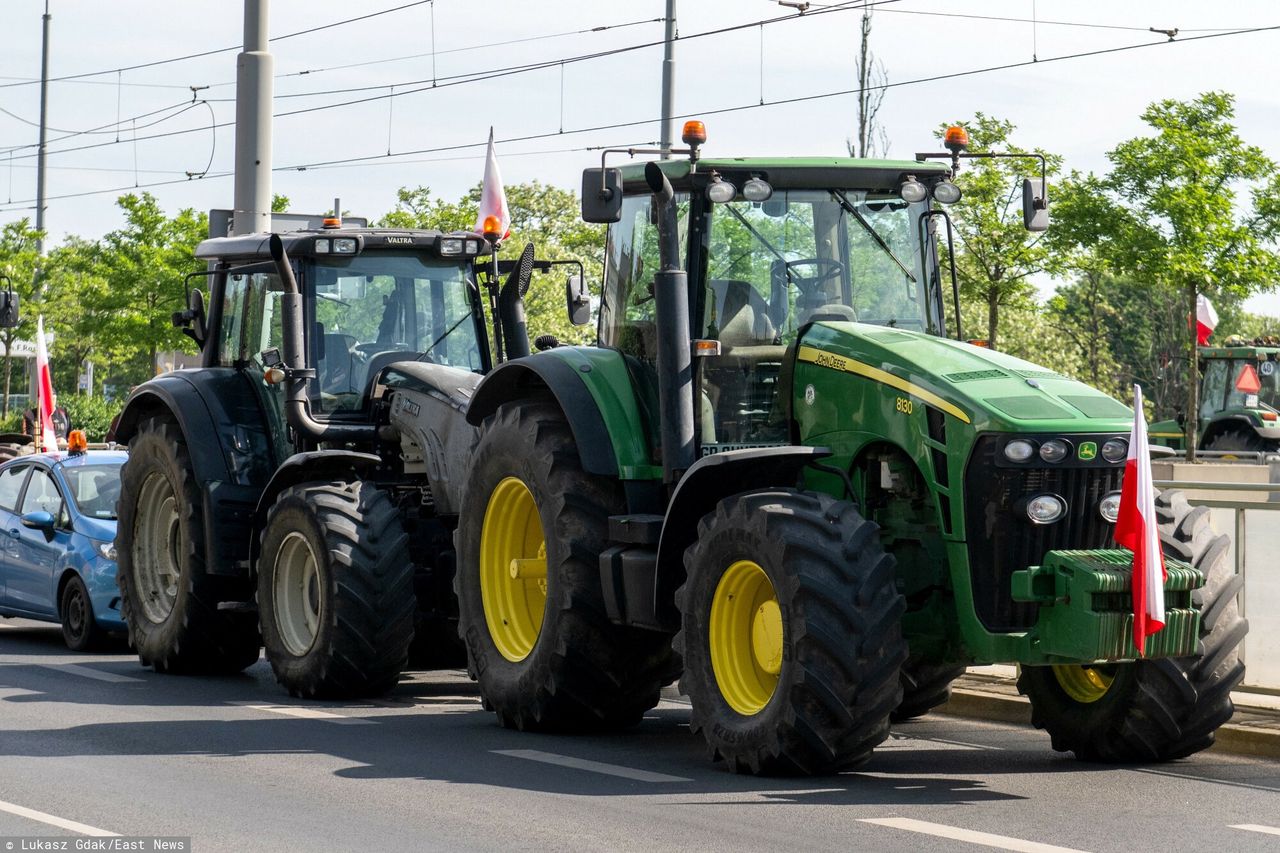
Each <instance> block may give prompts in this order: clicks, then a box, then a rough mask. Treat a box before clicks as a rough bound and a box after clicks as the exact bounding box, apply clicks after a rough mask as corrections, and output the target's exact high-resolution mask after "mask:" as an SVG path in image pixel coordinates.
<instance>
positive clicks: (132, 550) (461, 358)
mask: <svg viewBox="0 0 1280 853" xmlns="http://www.w3.org/2000/svg"><path fill="white" fill-rule="evenodd" d="M327 225H329V226H331V227H326V228H323V229H312V230H303V231H297V232H292V233H288V234H285V235H283V236H282V235H266V234H250V235H245V236H234V237H217V238H212V239H209V240H206V241H204V242H203V243H201V244H200V246H199V248H198V250H197V256H198V257H199V258H202V259H205V260H207V261H208V262H209V270H208V272H207V273H195V274H193V276H192V277H193V278H195V277H200V276H207V277H208V278H209V279H210V281H211V300H210V303H209V308H208V309H206V307H205V302H204V298H203V296H202V294H201V292H200V291H199V290H196V291H192V292H191V300H190V305H189V308H188V310H186V311H185V312H182V313H180V314H178V315H175V318H174V319H175V323H178V324H180V325H183V326H185V329H186V331H187V333H188V334H189V335H190V336H191V337H192V338H194V339H195V340H196V342H197V343H198V344H199V345H200V348H201V353H202V365H201V366H200V367H199V368H194V369H190V370H178V371H174V372H172V373H168V374H165V375H162V376H159V377H157V378H155V379H153V380H151V381H148V382H146V383H144V384H143V385H141V386H139V387H138V388H137V389H136V390H135V392H134V393H133V394H132V396H131V397H130V399H129V402H128V404H127V406H126V408H125V410H124V412H123V414H122V416H121V418H120V422H119V425H118V427H117V431H116V434H117V437H118V440H119V441H121V442H124V443H127V444H128V446H129V451H130V452H129V461H128V463H127V464H126V465H125V467H124V471H123V474H122V493H121V498H120V520H119V534H118V539H117V549H118V551H119V555H120V560H119V563H120V569H119V575H118V577H119V584H120V591H121V607H122V612H123V613H124V615H125V617H126V619H127V622H128V626H129V635H130V640H131V642H132V644H133V646H134V647H135V648H136V649H137V651H138V655H139V657H140V659H141V661H142V662H143V664H144V665H150V666H153V667H155V669H156V670H157V671H164V672H179V671H181V672H192V671H221V672H235V671H239V670H241V669H243V668H244V667H246V666H248V665H249V664H251V663H253V662H254V661H256V660H257V659H258V655H259V647H260V646H261V645H265V647H266V655H267V658H268V659H269V660H270V662H271V665H272V667H273V669H274V670H275V674H276V677H277V678H278V680H279V681H280V682H281V683H282V684H284V685H285V686H286V687H287V688H288V689H289V690H290V691H291V692H292V693H294V694H297V695H301V696H321V695H326V696H342V695H361V694H370V693H377V692H379V691H382V690H385V689H387V688H388V687H390V686H391V685H392V684H394V683H395V681H396V679H397V677H398V676H399V674H400V672H401V670H402V669H403V667H404V666H405V663H406V659H407V658H408V656H409V653H410V650H411V644H412V643H413V642H414V641H415V638H416V646H417V651H418V652H420V654H419V655H416V656H417V657H419V658H420V659H422V660H424V661H429V662H433V663H436V664H440V665H449V664H453V665H457V664H459V663H460V662H461V658H462V651H461V645H460V643H459V641H458V639H457V629H456V609H455V607H454V605H453V597H452V591H451V585H452V577H453V549H452V540H451V534H452V529H453V526H454V524H455V519H456V515H457V506H458V504H459V501H460V491H461V486H462V482H463V479H464V478H465V475H466V470H465V467H464V463H465V459H466V457H467V454H468V452H469V450H470V447H471V444H472V443H473V442H474V437H475V436H474V433H475V430H474V429H473V428H472V427H471V426H470V425H469V424H467V422H466V421H465V419H464V418H463V417H462V416H461V414H460V413H461V412H462V411H465V409H466V407H467V403H468V399H469V397H470V396H471V394H472V393H473V392H474V390H475V388H476V386H477V385H478V383H479V382H480V379H481V377H482V376H483V375H484V374H485V373H486V372H488V371H489V370H490V368H491V367H492V365H493V363H494V361H495V360H499V359H501V358H502V353H501V352H500V351H498V352H495V351H493V350H492V349H491V347H490V343H489V338H490V336H489V331H488V330H487V328H486V326H485V319H484V317H485V311H484V301H485V300H484V291H487V292H488V295H489V297H490V300H491V302H492V303H493V304H494V305H495V306H496V308H497V310H496V314H497V315H500V316H501V318H502V322H498V320H496V319H495V324H497V325H498V326H499V328H500V329H505V331H506V332H507V334H506V335H505V339H506V341H507V342H508V346H509V352H510V353H511V354H513V355H517V356H518V355H523V354H527V353H528V343H527V338H526V335H525V331H524V327H523V308H522V302H521V299H522V296H523V293H524V289H525V288H526V287H527V286H528V283H529V278H530V274H531V271H532V269H533V268H534V267H535V266H538V267H540V268H542V269H549V268H550V264H549V263H548V262H540V261H535V260H534V258H533V250H532V246H529V247H526V249H525V252H524V254H523V255H522V256H521V259H520V262H519V263H515V264H512V263H507V264H506V267H507V269H508V270H509V271H510V275H509V276H508V278H507V281H506V283H505V285H504V286H503V287H502V288H501V289H499V287H498V276H497V274H496V273H497V272H499V271H500V270H496V269H495V268H494V265H493V263H492V262H487V261H485V260H484V259H485V258H486V257H488V256H489V253H490V252H491V250H492V248H493V247H492V245H491V243H490V241H489V240H486V239H484V238H482V237H480V236H477V235H475V234H462V233H460V234H447V233H439V232H435V231H403V230H378V229H368V228H341V227H340V225H339V222H338V220H336V219H334V220H331V221H327ZM494 337H495V338H496V339H497V340H499V341H500V340H502V339H503V336H502V335H501V334H500V332H499V331H498V330H495V335H494Z"/></svg>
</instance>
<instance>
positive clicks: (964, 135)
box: [942, 124, 969, 151]
mask: <svg viewBox="0 0 1280 853" xmlns="http://www.w3.org/2000/svg"><path fill="white" fill-rule="evenodd" d="M942 144H943V145H945V146H946V147H947V150H948V151H963V150H964V149H966V148H968V147H969V132H968V131H966V130H965V129H964V128H963V127H961V126H960V125H958V124H953V125H951V127H948V128H947V132H946V133H945V134H943V136H942Z"/></svg>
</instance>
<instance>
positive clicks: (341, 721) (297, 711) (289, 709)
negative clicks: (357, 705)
mask: <svg viewBox="0 0 1280 853" xmlns="http://www.w3.org/2000/svg"><path fill="white" fill-rule="evenodd" d="M236 704H238V705H240V707H242V708H249V709H251V710H254V711H266V712H267V713H269V714H282V715H284V716H286V717H298V718H300V719H303V720H324V721H325V722H326V723H337V724H338V725H340V726H372V725H376V723H375V722H374V721H373V720H365V719H362V718H360V717H344V716H342V715H341V714H332V713H330V712H328V711H321V710H320V709H319V708H300V707H298V706H296V705H246V704H241V703H238V702H237V703H236Z"/></svg>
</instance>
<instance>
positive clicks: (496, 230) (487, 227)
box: [481, 216, 502, 240]
mask: <svg viewBox="0 0 1280 853" xmlns="http://www.w3.org/2000/svg"><path fill="white" fill-rule="evenodd" d="M481 227H483V228H484V236H485V237H486V238H487V239H489V240H497V239H498V238H499V237H501V236H502V233H501V230H500V229H501V228H502V223H500V222H499V221H498V217H496V216H486V217H485V218H484V224H483V225H482V226H481Z"/></svg>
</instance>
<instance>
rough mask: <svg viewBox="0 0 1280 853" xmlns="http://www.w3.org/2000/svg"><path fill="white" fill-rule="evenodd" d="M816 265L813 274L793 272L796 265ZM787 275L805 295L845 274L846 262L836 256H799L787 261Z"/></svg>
mask: <svg viewBox="0 0 1280 853" xmlns="http://www.w3.org/2000/svg"><path fill="white" fill-rule="evenodd" d="M805 266H811V267H815V270H814V274H813V275H807V276H806V275H800V274H799V273H796V272H793V270H794V268H795V267H805ZM786 271H787V277H788V278H789V279H790V280H791V281H793V282H795V285H796V287H797V288H799V290H800V292H801V293H802V294H804V295H805V296H809V295H810V294H812V293H814V292H816V291H817V290H818V289H819V287H821V286H822V285H823V284H826V283H827V282H828V281H831V279H833V278H837V277H839V276H841V275H843V274H844V262H843V261H838V260H836V259H835V258H798V259H796V260H794V261H787V262H786Z"/></svg>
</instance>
